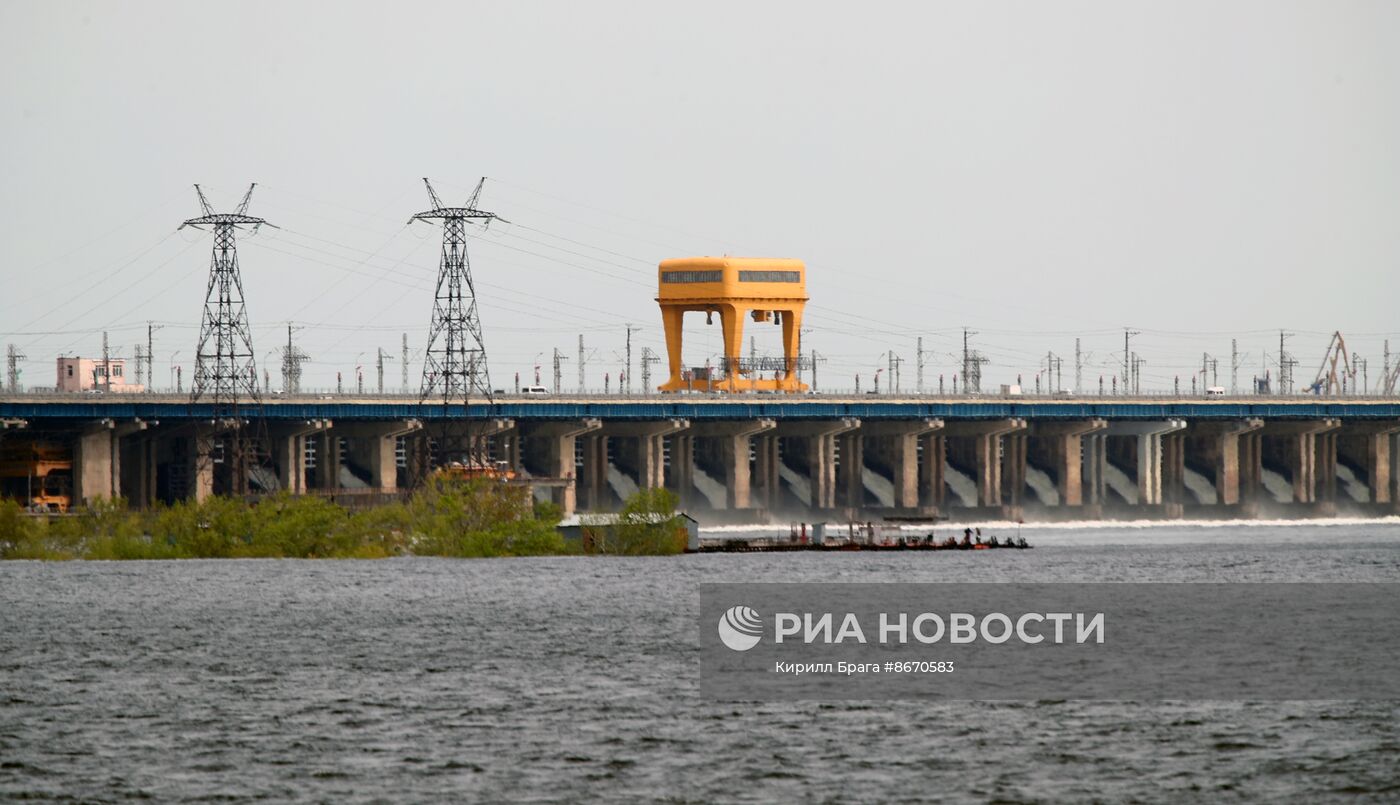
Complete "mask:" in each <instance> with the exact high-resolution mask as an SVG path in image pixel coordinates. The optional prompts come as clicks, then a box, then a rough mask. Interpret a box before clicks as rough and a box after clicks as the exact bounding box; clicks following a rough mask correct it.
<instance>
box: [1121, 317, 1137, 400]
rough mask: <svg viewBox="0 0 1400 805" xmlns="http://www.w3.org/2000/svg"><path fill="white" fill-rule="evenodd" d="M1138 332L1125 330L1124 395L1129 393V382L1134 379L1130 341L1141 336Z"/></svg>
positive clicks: (1125, 328)
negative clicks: (1129, 347)
mask: <svg viewBox="0 0 1400 805" xmlns="http://www.w3.org/2000/svg"><path fill="white" fill-rule="evenodd" d="M1141 334H1142V333H1141V332H1140V331H1138V330H1130V329H1128V328H1127V327H1124V328H1123V393H1124V394H1127V393H1128V386H1129V381H1130V380H1131V379H1132V355H1131V353H1129V352H1128V340H1129V339H1131V338H1132V337H1133V336H1135V335H1141Z"/></svg>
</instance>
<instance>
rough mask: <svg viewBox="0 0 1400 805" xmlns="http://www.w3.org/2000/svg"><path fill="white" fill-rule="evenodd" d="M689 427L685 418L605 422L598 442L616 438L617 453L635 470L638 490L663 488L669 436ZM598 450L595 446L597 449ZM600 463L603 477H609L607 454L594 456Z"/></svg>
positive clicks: (597, 439)
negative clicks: (656, 420)
mask: <svg viewBox="0 0 1400 805" xmlns="http://www.w3.org/2000/svg"><path fill="white" fill-rule="evenodd" d="M689 427H690V421H689V420H686V419H667V420H662V421H660V422H604V423H603V429H602V430H601V431H600V432H599V434H598V436H597V437H591V438H594V440H595V441H598V442H603V441H604V440H606V439H614V440H616V441H615V442H614V443H613V450H614V456H615V457H616V458H617V460H618V463H619V464H620V465H622V466H623V467H624V468H625V469H629V470H632V472H633V473H634V474H635V477H636V480H637V488H638V489H660V488H661V487H663V486H665V485H666V462H665V457H666V439H667V438H668V437H670V436H674V435H676V434H678V433H680V432H682V431H684V430H686V429H687V428H689ZM595 450H596V448H595ZM594 458H595V460H598V461H601V462H602V463H601V464H600V465H599V470H600V472H599V473H598V476H599V477H600V478H606V477H607V468H608V467H607V453H606V449H605V448H604V450H603V451H602V452H601V458H599V457H598V455H595V457H594Z"/></svg>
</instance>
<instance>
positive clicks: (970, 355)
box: [962, 327, 990, 394]
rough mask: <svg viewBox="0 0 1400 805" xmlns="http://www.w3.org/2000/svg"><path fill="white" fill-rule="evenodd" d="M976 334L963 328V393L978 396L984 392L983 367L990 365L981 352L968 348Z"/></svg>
mask: <svg viewBox="0 0 1400 805" xmlns="http://www.w3.org/2000/svg"><path fill="white" fill-rule="evenodd" d="M974 335H977V333H976V332H974V331H971V330H968V329H967V328H966V327H964V328H963V372H962V373H963V393H964V394H978V393H981V391H982V365H983V364H986V363H990V361H989V360H988V359H987V358H984V357H982V354H981V353H980V352H977V351H976V350H972V349H969V348H968V339H969V338H970V337H971V336H974Z"/></svg>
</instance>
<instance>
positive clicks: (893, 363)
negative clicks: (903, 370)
mask: <svg viewBox="0 0 1400 805" xmlns="http://www.w3.org/2000/svg"><path fill="white" fill-rule="evenodd" d="M902 363H904V359H903V358H901V357H899V356H898V355H896V354H894V351H893V350H891V351H890V353H889V374H888V375H886V377H887V380H886V381H885V382H886V385H888V386H889V390H890V393H891V394H898V393H899V365H900V364H902Z"/></svg>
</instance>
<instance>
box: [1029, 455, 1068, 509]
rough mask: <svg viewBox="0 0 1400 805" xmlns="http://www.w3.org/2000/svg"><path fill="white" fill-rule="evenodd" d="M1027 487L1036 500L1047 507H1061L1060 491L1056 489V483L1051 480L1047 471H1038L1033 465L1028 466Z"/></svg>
mask: <svg viewBox="0 0 1400 805" xmlns="http://www.w3.org/2000/svg"><path fill="white" fill-rule="evenodd" d="M1026 486H1029V487H1030V488H1031V491H1032V492H1034V493H1035V496H1036V499H1037V500H1039V501H1040V502H1041V503H1042V504H1044V505H1046V506H1058V505H1060V490H1058V489H1056V488H1055V482H1054V481H1053V480H1051V478H1050V474H1049V473H1048V472H1046V471H1045V470H1041V469H1036V468H1035V467H1032V466H1031V465H1029V464H1027V465H1026Z"/></svg>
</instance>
